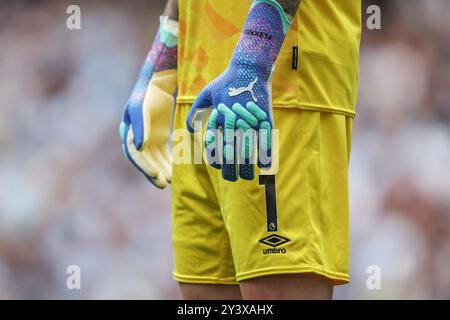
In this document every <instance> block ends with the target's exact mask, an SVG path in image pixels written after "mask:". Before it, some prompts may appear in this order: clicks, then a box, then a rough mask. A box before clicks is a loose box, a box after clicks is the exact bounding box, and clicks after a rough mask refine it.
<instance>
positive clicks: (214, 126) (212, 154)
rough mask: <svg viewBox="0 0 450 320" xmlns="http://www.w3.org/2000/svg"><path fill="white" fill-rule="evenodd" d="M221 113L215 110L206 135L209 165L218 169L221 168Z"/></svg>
mask: <svg viewBox="0 0 450 320" xmlns="http://www.w3.org/2000/svg"><path fill="white" fill-rule="evenodd" d="M218 117H219V112H218V111H217V109H214V110H213V111H212V112H211V115H210V117H209V120H208V125H207V126H206V134H205V154H206V160H207V162H208V164H210V165H211V166H213V167H214V168H216V169H220V168H221V165H220V163H221V161H220V154H221V152H219V146H220V132H219V129H218V122H217V121H218Z"/></svg>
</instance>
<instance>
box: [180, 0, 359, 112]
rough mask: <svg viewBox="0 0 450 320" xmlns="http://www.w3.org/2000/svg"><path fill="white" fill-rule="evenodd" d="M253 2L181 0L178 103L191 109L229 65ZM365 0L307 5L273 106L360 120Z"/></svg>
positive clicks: (282, 60)
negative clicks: (357, 102) (362, 18)
mask: <svg viewBox="0 0 450 320" xmlns="http://www.w3.org/2000/svg"><path fill="white" fill-rule="evenodd" d="M251 3H252V1H251V0H179V23H180V29H179V52H178V98H177V102H178V103H180V104H190V103H192V102H193V101H194V100H195V98H196V96H197V95H198V94H199V93H200V91H201V90H202V89H203V88H204V87H205V85H206V84H208V83H209V82H210V81H212V80H213V79H215V78H216V77H217V76H218V75H220V74H221V73H222V72H223V71H224V70H225V69H226V67H227V65H228V62H229V61H230V58H231V55H232V54H233V51H234V48H235V46H236V44H237V41H238V40H239V36H240V34H241V31H242V29H243V28H244V23H245V20H246V18H247V14H248V11H249V9H250V5H251ZM360 37H361V0H303V1H302V3H301V6H300V8H299V10H298V11H297V14H296V16H295V17H294V21H293V24H292V26H291V28H290V30H289V32H288V34H287V36H286V39H285V41H284V44H283V47H282V49H281V52H280V55H279V56H278V59H277V62H276V69H275V74H274V78H273V83H272V93H273V106H274V107H285V108H296V107H297V108H302V109H309V110H320V111H328V112H335V113H342V114H346V115H349V116H354V115H355V106H356V100H357V96H358V74H359V45H360Z"/></svg>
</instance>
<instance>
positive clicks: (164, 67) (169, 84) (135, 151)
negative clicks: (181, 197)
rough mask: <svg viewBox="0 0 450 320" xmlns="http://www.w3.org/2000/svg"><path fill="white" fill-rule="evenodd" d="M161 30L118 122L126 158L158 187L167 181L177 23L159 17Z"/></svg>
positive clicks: (169, 168) (169, 172)
mask: <svg viewBox="0 0 450 320" xmlns="http://www.w3.org/2000/svg"><path fill="white" fill-rule="evenodd" d="M160 22H161V24H160V29H159V32H158V34H157V35H156V39H155V40H154V42H153V45H152V48H151V50H150V52H149V54H148V56H147V59H146V61H145V63H144V66H143V67H142V69H141V72H140V75H139V79H138V81H137V83H136V85H135V87H134V90H133V92H132V94H131V97H130V98H129V100H128V102H127V105H126V107H125V112H124V115H123V119H122V122H121V124H120V137H121V140H122V148H123V152H124V154H125V155H126V157H127V158H128V159H129V160H130V161H131V162H132V163H133V164H134V165H135V166H136V167H137V168H138V169H139V170H140V171H141V172H142V173H143V174H144V175H145V176H146V177H147V178H148V179H149V180H150V182H152V183H153V184H154V185H155V186H157V187H158V188H161V189H164V188H165V187H167V184H168V183H170V177H171V172H172V160H171V155H170V151H169V146H168V142H169V137H170V129H171V124H172V116H173V108H174V104H175V100H174V96H173V95H174V94H175V91H176V86H177V71H176V68H177V46H178V36H177V34H178V23H177V22H176V21H173V20H170V19H169V18H168V17H161V18H160Z"/></svg>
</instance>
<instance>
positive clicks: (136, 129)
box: [127, 101, 144, 150]
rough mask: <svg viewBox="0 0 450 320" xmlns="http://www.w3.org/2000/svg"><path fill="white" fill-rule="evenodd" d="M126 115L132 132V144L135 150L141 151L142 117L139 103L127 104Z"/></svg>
mask: <svg viewBox="0 0 450 320" xmlns="http://www.w3.org/2000/svg"><path fill="white" fill-rule="evenodd" d="M127 113H128V117H129V121H130V126H131V130H133V136H134V138H133V143H134V146H135V147H136V149H137V150H141V149H142V146H143V145H144V115H143V111H142V105H141V104H140V103H139V102H137V101H136V102H131V103H129V104H128V107H127Z"/></svg>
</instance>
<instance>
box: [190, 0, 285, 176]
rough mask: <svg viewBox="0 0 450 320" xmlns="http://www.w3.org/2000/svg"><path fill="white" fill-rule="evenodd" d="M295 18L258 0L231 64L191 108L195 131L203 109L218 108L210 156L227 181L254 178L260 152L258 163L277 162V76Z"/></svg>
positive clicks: (208, 142)
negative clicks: (274, 134)
mask: <svg viewBox="0 0 450 320" xmlns="http://www.w3.org/2000/svg"><path fill="white" fill-rule="evenodd" d="M291 23H292V19H290V18H288V17H286V14H285V12H284V11H283V9H282V7H281V6H280V5H279V4H278V3H277V2H276V1H274V0H255V1H254V2H253V4H252V7H251V9H250V12H249V15H248V18H247V21H246V23H245V27H244V31H243V33H242V35H241V37H240V39H239V42H238V44H237V46H236V49H235V51H234V53H233V56H232V58H231V61H230V63H229V65H228V68H227V69H226V70H225V71H224V72H223V73H222V74H221V75H220V76H219V77H218V78H216V79H215V80H213V81H212V82H211V83H210V84H208V85H207V86H206V87H205V88H204V89H203V91H202V92H201V93H200V95H199V96H198V97H197V99H196V100H195V102H194V104H193V106H192V108H191V110H190V112H189V115H188V118H187V128H188V130H189V131H190V132H194V122H195V120H196V119H197V118H198V115H200V113H201V112H200V111H204V110H206V108H210V107H212V108H213V109H212V112H211V115H210V117H209V121H208V124H207V128H206V135H205V151H206V157H207V161H208V163H209V164H211V165H212V166H213V167H215V168H217V169H220V168H222V176H223V178H224V179H226V180H229V181H236V180H237V179H238V177H239V176H240V177H241V178H242V179H245V180H252V179H254V176H255V174H254V163H255V153H256V151H258V157H257V161H258V166H259V167H260V168H270V166H271V161H272V128H273V120H272V101H271V77H272V73H273V70H274V64H275V60H276V59H277V57H278V54H279V52H280V49H281V46H282V44H283V41H284V38H285V36H286V33H287V31H288V29H289V27H290V25H291ZM256 141H257V146H258V147H257V148H256V146H255V142H256Z"/></svg>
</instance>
